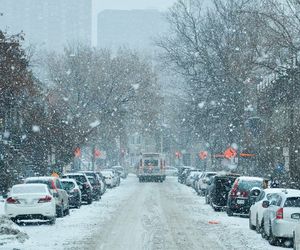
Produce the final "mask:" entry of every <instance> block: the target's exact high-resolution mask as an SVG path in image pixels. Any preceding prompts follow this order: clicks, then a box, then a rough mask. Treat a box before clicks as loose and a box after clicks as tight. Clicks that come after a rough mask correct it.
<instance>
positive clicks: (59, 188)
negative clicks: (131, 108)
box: [55, 179, 69, 209]
mask: <svg viewBox="0 0 300 250" xmlns="http://www.w3.org/2000/svg"><path fill="white" fill-rule="evenodd" d="M55 186H56V188H57V191H58V192H59V196H60V197H61V200H62V202H63V204H64V209H67V208H68V207H69V197H68V193H67V191H66V190H64V189H63V187H62V185H61V183H60V180H59V179H55Z"/></svg>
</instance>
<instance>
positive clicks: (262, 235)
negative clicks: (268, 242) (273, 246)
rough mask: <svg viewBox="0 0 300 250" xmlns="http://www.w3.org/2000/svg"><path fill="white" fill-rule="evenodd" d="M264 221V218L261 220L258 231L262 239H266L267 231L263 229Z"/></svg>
mask: <svg viewBox="0 0 300 250" xmlns="http://www.w3.org/2000/svg"><path fill="white" fill-rule="evenodd" d="M264 224H265V223H264V220H262V221H261V230H260V233H261V237H262V238H263V239H268V235H267V233H266V231H265V225H264Z"/></svg>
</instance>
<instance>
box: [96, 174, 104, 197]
mask: <svg viewBox="0 0 300 250" xmlns="http://www.w3.org/2000/svg"><path fill="white" fill-rule="evenodd" d="M97 175H98V176H99V181H100V185H101V195H103V194H104V193H105V192H106V183H105V178H104V176H103V175H102V174H101V172H97Z"/></svg>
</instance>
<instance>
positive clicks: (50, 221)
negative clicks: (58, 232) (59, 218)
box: [49, 216, 56, 225]
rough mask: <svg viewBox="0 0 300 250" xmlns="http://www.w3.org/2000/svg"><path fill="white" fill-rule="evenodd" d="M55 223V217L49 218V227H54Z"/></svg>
mask: <svg viewBox="0 0 300 250" xmlns="http://www.w3.org/2000/svg"><path fill="white" fill-rule="evenodd" d="M55 222H56V217H55V216H54V217H51V218H49V224H50V225H54V224H55Z"/></svg>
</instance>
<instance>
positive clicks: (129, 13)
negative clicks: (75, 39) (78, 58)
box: [97, 10, 168, 51]
mask: <svg viewBox="0 0 300 250" xmlns="http://www.w3.org/2000/svg"><path fill="white" fill-rule="evenodd" d="M167 28H168V24H167V22H166V20H165V18H164V14H163V13H161V12H159V11H158V10H105V11H102V12H100V13H99V15H98V28H97V29H98V47H100V48H109V49H112V50H113V51H114V50H116V49H118V48H119V47H122V46H126V47H129V48H131V49H136V50H147V51H151V50H153V48H154V39H155V38H156V37H157V36H159V35H161V34H163V33H165V32H166V31H167Z"/></svg>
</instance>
